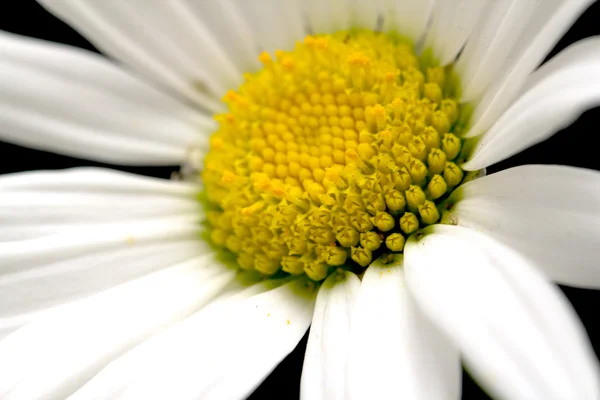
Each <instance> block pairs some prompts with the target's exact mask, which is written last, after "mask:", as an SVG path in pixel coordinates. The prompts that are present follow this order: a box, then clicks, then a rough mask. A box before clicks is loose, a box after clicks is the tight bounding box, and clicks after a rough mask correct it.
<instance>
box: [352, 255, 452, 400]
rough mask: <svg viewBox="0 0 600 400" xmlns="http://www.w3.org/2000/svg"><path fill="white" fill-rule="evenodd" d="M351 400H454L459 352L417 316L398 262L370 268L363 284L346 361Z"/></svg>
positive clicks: (374, 265)
mask: <svg viewBox="0 0 600 400" xmlns="http://www.w3.org/2000/svg"><path fill="white" fill-rule="evenodd" d="M348 383H349V393H350V397H351V398H354V399H367V398H373V399H392V398H398V399H401V398H410V399H458V398H460V392H461V367H460V359H459V355H458V351H457V350H456V349H455V348H454V346H453V345H451V344H450V343H449V342H448V340H447V338H446V337H445V336H444V335H443V334H441V332H439V331H438V330H437V328H436V327H434V326H433V325H432V324H431V322H429V321H428V320H427V318H426V317H425V316H424V315H422V314H421V311H420V310H419V309H418V308H417V307H416V304H415V302H414V300H413V299H412V298H411V296H410V294H409V293H408V291H407V289H406V282H405V280H404V270H403V268H402V258H401V256H400V257H399V260H397V261H395V262H393V263H392V264H389V265H384V264H382V263H381V262H380V261H376V262H375V263H373V264H372V265H371V266H369V268H368V269H367V271H366V272H365V275H364V277H363V280H362V284H361V287H360V291H359V294H358V299H357V301H356V309H355V314H354V316H353V322H352V333H351V342H350V355H349V362H348Z"/></svg>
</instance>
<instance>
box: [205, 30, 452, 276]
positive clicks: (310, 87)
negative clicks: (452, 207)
mask: <svg viewBox="0 0 600 400" xmlns="http://www.w3.org/2000/svg"><path fill="white" fill-rule="evenodd" d="M275 55H276V57H275V59H273V58H271V56H269V55H268V54H267V53H263V54H262V55H261V56H260V60H261V62H262V63H263V64H264V68H263V69H261V70H260V71H258V72H256V73H253V74H247V75H246V76H245V82H244V83H243V84H242V85H241V87H240V88H239V89H238V90H237V91H235V92H234V91H231V92H229V93H227V95H226V96H225V97H224V101H225V103H227V105H228V107H229V112H228V113H226V114H222V115H218V116H216V119H217V121H218V122H219V129H218V131H217V132H215V133H214V134H213V135H212V137H211V140H210V151H209V153H208V154H207V156H206V159H205V169H204V171H203V172H202V179H203V181H204V183H205V191H206V198H207V200H208V202H209V203H210V204H211V205H212V206H214V207H211V208H212V210H211V211H209V212H208V214H207V215H208V222H209V225H210V238H211V240H212V242H214V244H216V245H217V246H222V247H226V248H227V249H228V250H229V251H231V252H233V253H235V254H236V256H237V262H238V264H239V266H240V267H241V268H243V269H248V270H256V271H258V272H260V273H261V274H264V275H267V276H272V275H274V274H280V273H281V271H283V273H287V274H291V275H302V274H306V275H308V277H309V278H311V279H313V280H315V281H320V280H323V279H325V278H326V277H327V276H328V274H329V273H331V272H332V271H334V270H336V269H337V268H348V269H353V270H356V269H360V268H364V267H367V266H368V265H369V264H370V263H371V261H372V260H373V259H374V258H377V257H379V256H381V255H383V254H385V253H391V252H401V251H402V250H403V248H404V243H405V241H406V239H407V237H408V236H409V235H410V234H412V233H413V232H415V231H417V230H418V229H419V228H420V227H423V226H426V225H430V224H434V223H436V222H438V220H439V218H440V211H439V209H438V207H439V202H440V201H441V200H442V199H444V198H445V197H446V196H447V194H449V192H450V191H451V190H452V189H453V188H454V187H456V186H457V185H459V184H460V183H461V181H462V179H463V170H462V169H461V168H460V167H459V166H458V165H457V164H456V163H454V162H453V160H455V159H456V158H457V157H458V156H459V153H460V152H461V147H462V141H461V140H460V139H459V138H458V137H457V136H455V135H454V134H453V133H452V132H453V128H454V126H455V125H456V122H457V120H458V116H459V107H458V103H457V100H456V99H455V98H452V91H451V90H449V87H450V85H449V83H448V82H447V81H449V79H447V77H448V69H443V68H439V67H437V68H423V67H422V66H421V65H420V62H419V58H418V57H417V56H416V55H415V53H414V51H413V48H412V46H411V45H409V44H407V43H405V42H403V41H402V40H400V39H398V38H397V37H395V36H392V35H389V34H383V33H374V32H370V31H362V30H361V31H352V32H338V33H336V34H333V35H320V36H308V37H306V38H305V39H304V42H303V43H298V44H297V45H296V48H295V49H294V50H292V51H289V52H287V51H277V52H276V54H275Z"/></svg>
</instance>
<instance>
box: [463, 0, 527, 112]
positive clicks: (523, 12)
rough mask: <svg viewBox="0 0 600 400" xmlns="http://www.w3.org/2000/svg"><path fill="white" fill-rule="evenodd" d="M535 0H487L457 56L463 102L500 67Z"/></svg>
mask: <svg viewBox="0 0 600 400" xmlns="http://www.w3.org/2000/svg"><path fill="white" fill-rule="evenodd" d="M535 3H536V0H498V1H493V2H490V6H489V7H486V10H485V12H484V15H483V16H482V17H481V18H480V19H479V21H478V23H477V25H476V26H475V27H474V28H473V30H472V33H471V35H470V36H469V38H468V40H467V44H466V45H465V48H464V50H463V51H462V53H461V55H460V56H459V57H458V60H457V62H456V65H455V68H456V72H457V73H458V75H459V76H460V77H461V86H462V94H461V100H462V101H472V100H475V99H477V98H478V97H479V96H480V95H481V94H482V93H483V91H484V90H485V88H486V87H487V86H488V85H489V84H490V82H491V81H492V80H493V79H494V77H495V76H496V74H498V72H499V71H500V70H501V68H502V64H503V63H504V61H505V60H506V57H507V56H508V54H509V53H510V51H511V50H512V49H513V47H514V46H515V43H516V42H517V40H518V39H519V37H520V35H521V32H523V30H524V29H525V26H526V25H527V23H528V21H529V19H530V18H531V15H532V13H533V11H534V8H535Z"/></svg>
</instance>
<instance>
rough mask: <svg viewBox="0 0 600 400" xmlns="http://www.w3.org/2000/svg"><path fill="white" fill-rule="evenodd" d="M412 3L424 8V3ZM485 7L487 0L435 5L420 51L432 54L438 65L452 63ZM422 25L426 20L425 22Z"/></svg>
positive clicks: (459, 1)
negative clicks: (422, 49) (427, 51)
mask: <svg viewBox="0 0 600 400" xmlns="http://www.w3.org/2000/svg"><path fill="white" fill-rule="evenodd" d="M401 3H404V2H401ZM411 3H412V2H411ZM414 3H415V4H421V7H424V6H425V4H426V3H425V2H424V1H418V0H417V1H414ZM486 7H489V1H488V0H446V1H438V2H436V3H435V7H434V8H433V11H432V21H431V26H430V27H429V29H428V31H427V38H426V40H425V45H424V49H425V50H433V55H434V57H435V58H437V59H439V62H440V64H441V65H446V64H448V63H451V62H453V61H454V60H455V59H456V56H457V55H458V53H459V52H460V50H461V49H462V47H463V45H464V44H465V42H466V41H467V38H468V37H469V35H470V34H471V32H472V31H473V28H475V25H476V24H477V22H478V21H479V20H480V18H481V16H482V14H483V13H484V11H486ZM426 22H427V20H425V23H426Z"/></svg>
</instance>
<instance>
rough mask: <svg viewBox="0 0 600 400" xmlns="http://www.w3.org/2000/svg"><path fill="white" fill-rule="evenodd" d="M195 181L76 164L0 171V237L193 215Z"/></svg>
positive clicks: (7, 238) (196, 209)
mask: <svg viewBox="0 0 600 400" xmlns="http://www.w3.org/2000/svg"><path fill="white" fill-rule="evenodd" d="M198 191H199V188H198V187H197V186H195V185H191V184H187V183H182V182H174V181H167V180H164V179H155V178H145V177H141V176H137V175H132V174H127V173H123V172H118V171H111V170H103V169H96V168H76V169H69V170H63V171H41V172H25V173H17V174H10V175H3V176H2V177H0V242H3V241H10V240H23V239H33V238H37V237H41V236H46V235H49V234H53V233H58V232H66V231H72V230H74V229H88V230H89V229H95V228H98V227H103V226H108V225H109V224H113V223H121V224H122V223H128V222H139V221H145V220H146V221H147V220H151V219H154V220H156V219H160V220H166V219H173V220H177V219H179V220H182V221H186V220H187V221H191V222H193V221H194V220H197V219H198V218H199V216H200V215H202V214H203V210H202V207H201V205H200V203H199V202H198V201H197V200H196V198H195V197H196V195H197V193H198Z"/></svg>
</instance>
